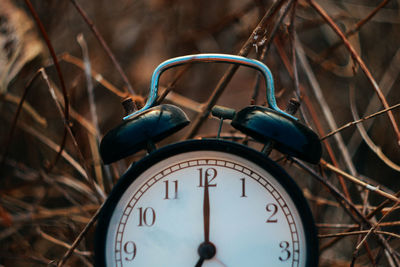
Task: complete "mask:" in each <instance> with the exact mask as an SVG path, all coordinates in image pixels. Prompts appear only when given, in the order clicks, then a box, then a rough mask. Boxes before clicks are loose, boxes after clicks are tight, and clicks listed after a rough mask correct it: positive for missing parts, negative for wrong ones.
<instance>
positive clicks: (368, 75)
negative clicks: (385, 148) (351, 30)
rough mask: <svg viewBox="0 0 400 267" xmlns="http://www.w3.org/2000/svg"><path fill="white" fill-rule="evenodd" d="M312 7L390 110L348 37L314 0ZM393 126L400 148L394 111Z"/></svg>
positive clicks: (390, 113)
mask: <svg viewBox="0 0 400 267" xmlns="http://www.w3.org/2000/svg"><path fill="white" fill-rule="evenodd" d="M308 2H309V3H310V5H311V6H312V7H313V8H314V9H315V10H316V11H317V12H318V14H320V15H321V17H323V19H324V20H325V21H326V22H327V23H328V25H329V26H330V27H331V28H332V29H333V30H334V31H335V32H336V34H337V35H338V36H339V37H340V38H341V39H342V40H343V42H344V44H345V46H346V47H347V49H348V50H349V52H350V53H351V56H352V57H353V59H354V60H355V61H356V62H357V63H358V64H359V65H360V67H361V69H362V71H363V72H364V74H365V75H366V76H367V78H368V80H369V82H370V83H371V85H372V87H373V88H374V90H375V92H376V94H377V95H378V97H379V99H380V100H381V102H382V105H383V107H384V108H389V104H388V103H387V100H386V98H385V96H384V95H383V93H382V90H381V89H380V87H379V85H378V83H377V82H376V81H375V79H374V77H373V76H372V74H371V72H370V71H369V69H368V68H367V66H366V65H365V63H364V61H363V60H362V59H361V57H360V56H359V55H358V53H357V52H356V51H355V50H354V48H353V46H352V45H351V44H350V42H349V41H348V39H347V38H346V36H345V35H344V34H343V32H342V31H341V30H340V29H339V27H338V26H337V25H336V24H335V22H334V21H333V20H332V19H331V17H329V15H328V14H327V13H326V12H325V10H323V9H322V7H321V6H320V5H319V4H318V3H316V2H315V1H314V0H308ZM387 114H388V116H389V119H390V122H391V125H392V127H393V130H394V132H395V134H396V136H397V142H398V143H397V144H398V145H399V146H400V130H399V128H398V126H397V122H396V120H395V118H394V116H393V113H392V111H388V112H387Z"/></svg>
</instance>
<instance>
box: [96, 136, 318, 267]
mask: <svg viewBox="0 0 400 267" xmlns="http://www.w3.org/2000/svg"><path fill="white" fill-rule="evenodd" d="M206 195H207V196H206ZM205 198H207V204H205V203H206V202H205ZM206 205H207V211H205V206H206ZM205 217H207V220H205ZM311 218H312V216H311V214H310V211H309V208H308V206H307V204H306V202H305V200H304V198H303V197H302V195H301V193H300V191H299V189H298V188H297V186H296V185H295V184H294V182H293V181H292V180H291V178H290V177H289V176H288V175H287V174H286V173H285V172H283V171H282V170H281V169H280V168H279V167H277V166H276V165H275V164H274V163H273V162H271V161H270V160H268V159H266V158H265V157H264V156H263V155H262V154H260V153H258V152H256V151H254V150H252V149H249V148H247V147H244V146H241V145H238V144H234V143H230V142H224V141H220V140H197V141H189V142H183V143H178V144H174V145H171V146H168V147H166V148H164V149H161V150H159V151H156V152H154V153H153V154H151V155H150V156H148V157H147V158H145V159H144V160H142V161H141V162H139V163H138V164H136V165H134V166H133V167H132V168H131V170H129V171H128V172H127V174H126V175H124V176H123V177H122V178H121V180H120V182H119V184H118V185H117V186H116V188H115V189H114V190H113V192H112V193H111V195H110V198H109V200H108V201H107V203H106V205H105V206H104V209H103V211H102V214H101V217H100V219H99V226H98V231H97V238H98V244H97V248H96V257H97V259H96V260H97V261H98V262H99V263H100V265H103V264H105V265H106V266H175V267H179V266H182V267H184V266H185V267H187V266H229V267H231V266H232V267H234V266H238V267H239V266H267V265H268V266H313V265H317V263H316V262H317V254H318V252H317V241H316V238H315V228H314V225H313V221H312V219H311ZM205 224H207V230H206V226H205ZM205 232H207V234H205ZM205 239H206V240H205ZM205 241H207V242H206V243H207V244H209V245H210V246H212V248H213V249H214V251H213V252H212V253H211V255H209V257H207V258H204V256H199V255H200V254H201V253H200V252H199V246H200V245H201V244H204V242H205ZM199 257H200V258H199Z"/></svg>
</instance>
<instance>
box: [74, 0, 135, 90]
mask: <svg viewBox="0 0 400 267" xmlns="http://www.w3.org/2000/svg"><path fill="white" fill-rule="evenodd" d="M70 1H71V3H72V4H73V5H74V7H75V8H76V10H77V11H78V12H79V14H80V15H81V16H82V18H83V19H84V21H85V22H86V24H87V25H88V26H89V27H90V29H91V30H92V32H93V34H94V36H96V38H97V40H98V41H99V42H100V44H101V46H102V47H103V49H104V51H105V52H106V54H107V55H108V57H109V58H110V59H111V61H112V63H113V64H114V66H115V68H116V69H117V71H118V73H119V75H121V77H122V79H123V80H124V82H125V85H126V87H127V89H128V92H129V93H130V94H132V95H136V93H135V91H134V90H133V88H132V85H131V84H130V82H129V80H128V77H127V76H126V74H125V72H124V71H123V69H122V67H121V65H120V64H119V63H118V61H117V59H116V58H115V56H114V54H113V52H112V51H111V49H110V47H109V46H108V45H107V43H106V41H105V40H104V39H103V37H102V36H101V34H100V32H99V31H98V30H97V27H96V26H95V25H94V23H93V21H91V20H90V19H89V17H88V15H87V14H86V12H85V11H84V10H83V9H82V8H81V6H80V5H79V4H78V3H77V2H76V1H75V0H70Z"/></svg>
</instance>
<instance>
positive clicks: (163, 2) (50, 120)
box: [0, 0, 400, 267]
mask: <svg viewBox="0 0 400 267" xmlns="http://www.w3.org/2000/svg"><path fill="white" fill-rule="evenodd" d="M399 5H400V1H395V0H392V1H387V0H383V1H365V0H340V1H339V0H337V1H333V0H319V1H317V0H299V1H296V0H294V1H293V0H276V1H272V0H265V1H264V0H247V1H239V0H230V1H194V0H192V1H183V0H116V1H106V0H97V1H82V0H63V1H55V0H31V1H29V0H25V1H23V0H0V114H1V115H0V142H1V147H0V161H1V163H0V164H1V165H0V171H1V172H0V174H1V175H0V266H15V267H16V266H45V265H50V266H57V265H59V266H61V265H65V266H92V264H93V263H92V262H93V260H92V250H93V233H94V228H95V223H96V211H97V210H98V208H99V207H100V205H101V203H102V202H103V201H104V199H105V197H106V196H107V193H108V192H109V191H110V188H111V187H112V184H114V183H115V181H116V180H117V179H118V177H119V176H120V174H121V173H123V172H124V170H125V169H126V168H127V166H128V164H130V163H131V162H132V161H134V160H136V159H138V158H140V157H142V156H143V155H144V154H145V152H144V151H143V152H140V153H138V154H137V155H135V156H134V157H131V158H129V159H126V160H121V161H119V162H117V163H114V164H112V165H111V166H108V167H106V166H104V165H103V164H102V162H101V160H100V158H99V152H98V142H99V140H100V139H101V137H102V136H103V135H104V134H105V133H106V132H107V131H108V130H110V129H111V128H112V127H115V126H116V125H118V124H119V123H120V122H121V117H122V116H123V109H122V107H121V105H120V103H121V101H122V100H123V99H124V98H126V97H128V96H131V97H133V98H134V99H135V100H136V102H137V103H139V104H140V103H142V102H143V101H144V100H145V98H146V96H147V93H148V86H149V81H150V75H151V73H152V71H153V69H154V68H155V67H156V66H157V65H158V64H159V63H160V62H162V61H163V60H166V59H168V58H171V57H174V56H180V55H185V54H193V53H206V52H207V53H209V52H217V53H227V54H240V55H243V56H247V57H250V58H258V59H259V60H262V61H264V62H265V63H266V64H267V65H268V66H269V67H270V69H271V70H272V73H273V74H274V77H275V82H276V89H277V92H276V94H277V99H278V105H279V106H281V107H282V108H284V107H285V106H286V104H287V103H288V99H290V98H291V97H297V98H299V99H300V102H301V108H300V110H299V112H298V113H297V116H298V117H300V118H301V120H302V121H303V122H304V123H306V124H308V125H309V126H310V127H312V128H313V129H314V130H315V131H316V132H317V133H318V134H319V136H320V137H321V139H322V140H323V149H324V153H323V160H322V161H321V163H320V164H319V166H310V165H306V164H304V163H302V162H300V161H298V160H295V159H286V158H283V159H282V155H281V154H279V153H278V152H273V153H272V154H271V157H272V158H273V159H275V160H278V162H279V164H280V165H281V166H283V167H284V168H285V169H286V170H287V171H288V172H289V173H290V174H291V175H292V176H293V177H294V178H295V179H296V181H297V182H298V183H299V185H300V186H301V188H302V189H303V191H304V194H305V196H306V197H307V198H308V200H309V203H310V205H311V208H312V210H313V213H314V217H315V221H316V223H317V226H318V230H319V235H320V265H321V266H400V219H399V218H400V216H399V215H400V210H399V207H398V204H399V196H400V194H399V190H400V181H399V178H400V175H399V171H400V166H399V165H400V153H399V144H400V132H399V130H398V127H399V121H400V109H399V108H398V107H399V103H400V88H399V86H398V81H399V78H398V77H399V72H400V67H399V66H400V49H399V47H400V35H399V32H400V31H399V30H400V26H399V23H400V14H399V13H400V9H399ZM34 17H36V19H34ZM40 24H42V26H40ZM255 36H257V37H256V38H255ZM55 57H56V58H57V59H56V58H55ZM182 70H185V71H184V72H182ZM227 72H229V70H228V68H227V66H226V65H224V64H222V65H221V64H214V65H212V66H209V65H207V66H205V65H204V64H199V65H196V66H193V67H190V69H182V68H178V69H174V70H172V71H170V72H168V73H166V75H164V76H163V77H164V78H163V79H162V84H161V85H162V88H161V89H162V90H166V89H168V91H169V94H168V95H167V97H166V99H165V100H164V101H165V102H173V103H175V104H177V105H180V106H181V107H183V108H184V109H185V111H186V112H187V114H188V115H189V116H190V117H191V120H192V124H191V126H189V127H187V128H186V129H185V130H183V131H182V132H180V133H178V134H176V135H174V136H172V137H171V138H169V139H168V140H166V141H163V142H162V143H161V144H159V146H162V145H165V144H166V143H171V142H175V141H177V140H180V139H184V138H194V137H196V136H197V137H198V136H215V135H216V132H217V129H218V122H217V121H216V120H213V119H211V118H209V119H207V120H206V121H204V122H202V123H200V124H198V126H199V127H195V126H196V123H194V122H195V121H196V117H198V116H201V115H202V114H207V112H209V110H207V109H205V108H204V107H206V106H207V105H204V104H206V103H208V102H209V101H212V100H211V99H209V97H210V95H211V93H212V92H213V90H215V88H217V84H219V82H226V81H228V80H227V79H226V76H224V73H225V74H226V73H227ZM256 80H257V76H256V75H254V73H252V72H247V71H245V70H242V69H240V70H239V71H238V72H237V73H235V75H234V76H233V78H232V81H231V82H230V83H229V84H228V86H227V87H226V89H225V88H224V87H223V88H222V89H223V90H224V91H223V94H222V95H221V97H220V98H218V99H215V100H216V102H217V104H220V105H225V106H229V107H233V108H236V109H239V108H241V107H244V106H246V105H248V104H250V103H256V104H260V105H262V104H265V100H264V99H265V95H264V93H263V90H257V88H258V85H257V82H256ZM261 89H263V88H261ZM22 103H23V105H22ZM388 108H391V110H390V111H388ZM382 110H383V112H380V113H378V114H375V113H376V112H378V111H382ZM372 114H374V116H372V117H367V116H369V115H372ZM360 118H364V119H362V120H359V119H360ZM344 125H345V127H343V128H340V127H341V126H344ZM338 128H340V129H339V130H338V131H335V130H336V129H338ZM332 131H334V132H332ZM328 134H329V135H328ZM222 135H223V136H224V137H225V138H230V137H236V138H237V140H238V141H239V142H240V140H241V138H242V136H241V135H240V134H239V133H237V132H233V130H232V129H231V128H230V127H229V126H228V124H226V125H225V126H224V128H223V133H222ZM251 145H254V146H255V147H257V144H255V143H251Z"/></svg>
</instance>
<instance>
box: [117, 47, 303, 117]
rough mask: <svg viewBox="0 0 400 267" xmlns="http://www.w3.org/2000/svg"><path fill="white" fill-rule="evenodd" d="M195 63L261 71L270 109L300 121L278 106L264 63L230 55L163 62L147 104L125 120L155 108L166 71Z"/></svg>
mask: <svg viewBox="0 0 400 267" xmlns="http://www.w3.org/2000/svg"><path fill="white" fill-rule="evenodd" d="M193 62H219V63H231V64H239V65H243V66H247V67H250V68H253V69H257V70H259V71H260V72H261V73H262V74H263V75H264V78H265V81H266V90H267V93H266V96H267V102H268V105H269V107H270V108H271V109H273V110H275V111H277V112H279V113H281V114H283V115H285V116H288V117H290V118H292V119H294V120H296V121H297V120H298V119H297V118H296V117H294V116H292V115H290V114H288V113H286V112H284V111H283V110H281V109H280V108H279V107H278V106H277V104H276V100H275V89H274V79H273V77H272V73H271V71H270V70H269V68H268V67H267V66H266V65H265V64H264V63H262V62H260V61H258V60H255V59H249V58H246V57H241V56H235V55H228V54H195V55H187V56H182V57H176V58H171V59H168V60H166V61H164V62H162V63H161V64H160V65H158V67H157V68H156V69H155V70H154V72H153V75H152V77H151V84H150V94H149V97H148V99H147V102H146V104H145V105H144V106H143V108H141V109H140V110H137V111H134V112H132V113H131V114H129V115H127V116H125V117H124V120H127V119H130V118H132V117H134V116H135V115H137V114H139V113H141V112H143V111H145V110H147V109H149V108H151V107H152V106H154V104H155V102H156V100H157V96H158V83H159V81H160V76H161V74H162V73H163V72H164V71H166V70H168V69H170V68H173V67H176V66H179V65H183V64H187V63H193Z"/></svg>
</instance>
